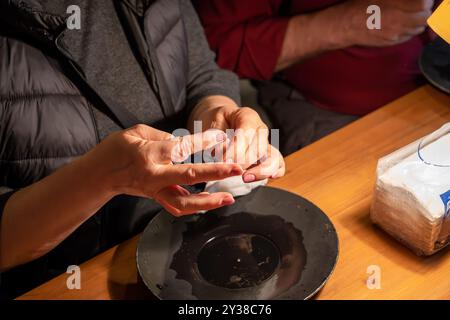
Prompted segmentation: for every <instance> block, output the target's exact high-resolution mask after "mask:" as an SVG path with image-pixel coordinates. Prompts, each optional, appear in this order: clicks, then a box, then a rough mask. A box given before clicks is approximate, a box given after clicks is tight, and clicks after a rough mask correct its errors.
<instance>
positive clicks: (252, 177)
mask: <svg viewBox="0 0 450 320" xmlns="http://www.w3.org/2000/svg"><path fill="white" fill-rule="evenodd" d="M243 180H244V182H246V183H249V182H253V181H255V180H256V176H255V175H254V174H246V175H245V176H244V179H243Z"/></svg>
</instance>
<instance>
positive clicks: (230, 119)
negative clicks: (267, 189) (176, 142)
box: [189, 96, 285, 182]
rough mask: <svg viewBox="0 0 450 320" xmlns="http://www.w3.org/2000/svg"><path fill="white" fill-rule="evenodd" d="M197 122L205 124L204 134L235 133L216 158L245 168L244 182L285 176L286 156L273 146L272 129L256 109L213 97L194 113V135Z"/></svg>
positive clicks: (201, 103) (191, 117)
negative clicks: (271, 142) (215, 132)
mask: <svg viewBox="0 0 450 320" xmlns="http://www.w3.org/2000/svg"><path fill="white" fill-rule="evenodd" d="M194 121H201V124H202V128H203V130H208V129H219V130H222V131H227V130H228V131H229V130H233V132H234V134H233V136H231V137H229V138H230V141H229V143H228V144H227V146H226V148H224V149H223V150H222V152H221V154H220V155H216V157H218V158H219V159H218V160H219V161H223V162H231V163H237V164H239V165H241V166H242V168H243V169H244V170H245V171H244V173H243V176H242V178H243V181H244V182H254V181H258V180H264V179H266V178H272V179H276V178H279V177H282V176H283V175H284V173H285V163H284V159H283V156H282V155H281V153H280V152H279V151H278V149H277V148H275V147H274V146H272V145H271V144H270V143H269V129H268V128H267V125H266V124H265V123H264V122H263V121H262V120H261V118H260V117H259V115H258V113H257V112H256V111H254V110H253V109H251V108H248V107H238V106H237V105H236V103H234V101H232V100H231V99H229V98H227V97H223V96H211V97H208V98H205V99H203V100H202V101H201V102H200V103H199V104H198V105H197V106H196V108H195V109H194V110H193V112H192V113H191V116H190V121H189V123H190V129H191V131H192V129H193V123H194Z"/></svg>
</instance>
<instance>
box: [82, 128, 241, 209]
mask: <svg viewBox="0 0 450 320" xmlns="http://www.w3.org/2000/svg"><path fill="white" fill-rule="evenodd" d="M224 141H226V134H225V133H224V132H222V131H220V130H209V131H206V132H203V133H199V134H197V135H191V136H184V137H179V138H174V137H173V136H172V135H170V134H168V133H166V132H163V131H159V130H156V129H154V128H151V127H148V126H145V125H138V126H135V127H133V128H131V129H128V130H125V131H122V132H118V133H114V134H113V135H111V136H110V137H108V138H107V139H105V140H104V141H103V142H102V143H101V144H99V145H98V146H97V147H96V148H94V150H93V151H92V152H91V154H90V155H88V156H89V157H91V159H93V161H94V162H96V163H98V165H101V166H106V167H107V168H108V169H107V170H108V172H110V174H109V176H110V177H111V181H110V183H111V185H113V186H114V190H115V193H116V194H128V195H134V196H141V197H148V198H153V199H155V200H156V201H157V202H159V203H160V204H161V205H162V206H163V207H164V208H165V209H166V210H167V211H169V212H170V213H172V214H174V215H176V216H180V215H185V214H191V213H195V212H198V211H200V210H211V209H215V208H218V207H221V206H224V205H230V204H232V203H234V199H233V197H232V195H231V194H229V193H225V192H220V193H214V194H208V193H200V194H190V193H189V191H187V190H186V189H185V188H183V187H181V185H193V184H196V183H200V182H207V181H211V180H221V179H224V178H227V177H231V176H236V175H241V174H242V169H241V167H240V166H239V165H236V164H225V163H222V164H221V163H212V164H173V163H174V162H182V161H183V160H185V159H186V158H187V157H189V156H190V155H191V154H193V153H195V152H198V151H201V150H204V149H208V148H211V147H213V146H215V145H217V144H221V143H224Z"/></svg>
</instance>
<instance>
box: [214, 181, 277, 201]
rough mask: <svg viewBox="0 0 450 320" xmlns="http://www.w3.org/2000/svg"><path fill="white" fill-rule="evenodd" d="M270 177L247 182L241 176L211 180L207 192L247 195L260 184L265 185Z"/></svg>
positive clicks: (236, 195)
mask: <svg viewBox="0 0 450 320" xmlns="http://www.w3.org/2000/svg"><path fill="white" fill-rule="evenodd" d="M267 181H268V179H265V180H261V181H255V182H250V183H245V182H244V181H243V180H242V177H241V176H235V177H230V178H226V179H224V180H218V181H210V182H208V183H207V184H206V187H205V192H209V193H213V192H229V193H231V194H232V195H233V197H240V196H245V195H246V194H249V193H250V192H252V190H253V189H255V188H257V187H259V186H265V185H266V184H267Z"/></svg>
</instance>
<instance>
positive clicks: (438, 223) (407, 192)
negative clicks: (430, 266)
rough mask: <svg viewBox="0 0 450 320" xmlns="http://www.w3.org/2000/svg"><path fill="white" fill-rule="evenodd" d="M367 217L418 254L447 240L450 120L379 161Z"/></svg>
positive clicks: (449, 229) (449, 234)
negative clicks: (372, 197)
mask: <svg viewBox="0 0 450 320" xmlns="http://www.w3.org/2000/svg"><path fill="white" fill-rule="evenodd" d="M370 216H371V219H372V221H373V222H374V223H376V224H377V225H379V226H380V227H381V228H383V229H384V230H385V231H387V232H388V233H389V234H391V235H392V236H393V237H395V238H396V239H398V240H399V241H401V242H402V243H404V244H405V245H406V246H408V247H409V248H411V249H412V250H413V251H414V252H415V253H416V254H418V255H431V254H433V253H435V252H436V251H438V250H440V249H442V248H443V247H445V246H446V245H447V244H448V243H449V241H450V123H447V124H446V125H444V126H443V127H442V128H441V129H439V130H437V131H435V132H433V133H432V134H430V135H428V136H426V137H424V138H422V139H419V140H418V141H416V142H414V143H412V144H410V145H408V146H406V147H404V148H402V149H400V150H397V151H395V152H394V153H392V154H390V155H388V156H386V157H384V158H382V159H380V160H379V162H378V167H377V182H376V186H375V193H374V200H373V203H372V208H371V213H370Z"/></svg>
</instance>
